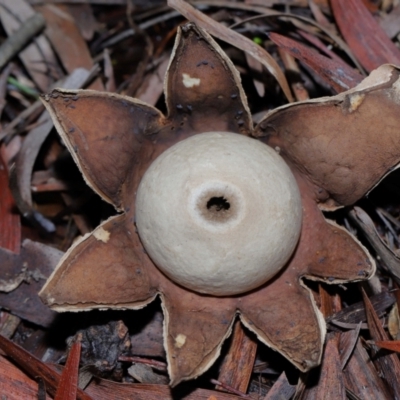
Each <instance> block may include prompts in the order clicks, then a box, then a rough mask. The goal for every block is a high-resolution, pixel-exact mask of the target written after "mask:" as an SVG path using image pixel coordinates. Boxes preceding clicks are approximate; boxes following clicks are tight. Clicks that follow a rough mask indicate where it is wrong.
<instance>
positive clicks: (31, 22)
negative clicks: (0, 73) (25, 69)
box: [0, 13, 46, 69]
mask: <svg viewBox="0 0 400 400" xmlns="http://www.w3.org/2000/svg"><path fill="white" fill-rule="evenodd" d="M45 24H46V22H45V20H44V18H43V16H42V14H38V13H36V14H34V15H32V17H30V18H29V19H27V20H26V21H24V23H23V25H22V27H21V28H20V29H18V30H17V31H16V32H15V33H14V34H13V35H12V36H10V37H9V38H8V39H7V40H6V41H5V42H4V43H3V44H2V45H1V46H0V69H1V68H3V67H4V66H5V65H6V64H7V63H8V62H9V61H10V60H11V58H13V57H14V56H15V55H16V54H17V53H18V52H19V51H20V50H21V49H23V48H24V47H25V45H26V44H27V43H28V42H29V41H30V40H31V39H32V38H33V37H34V36H35V35H37V34H38V33H39V32H40V31H41V30H43V28H44V27H45Z"/></svg>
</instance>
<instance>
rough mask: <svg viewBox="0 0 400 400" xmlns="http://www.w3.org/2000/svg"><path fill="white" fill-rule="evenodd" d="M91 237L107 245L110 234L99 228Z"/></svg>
mask: <svg viewBox="0 0 400 400" xmlns="http://www.w3.org/2000/svg"><path fill="white" fill-rule="evenodd" d="M93 236H94V237H95V238H96V239H97V240H100V241H102V242H104V243H107V242H108V241H109V239H110V232H108V231H106V230H105V229H104V228H102V227H100V228H99V229H96V230H95V231H94V232H93Z"/></svg>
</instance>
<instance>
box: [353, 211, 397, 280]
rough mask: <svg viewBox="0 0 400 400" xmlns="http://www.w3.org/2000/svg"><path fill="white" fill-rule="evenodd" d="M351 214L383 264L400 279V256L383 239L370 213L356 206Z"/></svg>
mask: <svg viewBox="0 0 400 400" xmlns="http://www.w3.org/2000/svg"><path fill="white" fill-rule="evenodd" d="M349 216H350V218H351V220H352V221H353V222H355V224H356V225H357V226H358V227H359V228H360V229H361V230H362V233H363V234H364V235H365V237H366V239H367V240H368V242H369V243H370V244H371V246H372V247H373V249H374V250H375V251H376V253H377V254H378V255H379V257H380V258H381V260H382V262H383V264H384V265H385V266H386V267H387V268H388V269H389V271H390V272H391V273H392V274H393V275H394V276H396V277H397V278H399V279H400V257H398V256H397V255H396V254H395V253H394V252H393V251H392V250H391V249H390V248H389V247H388V246H387V244H386V243H385V242H384V241H383V240H382V239H381V237H380V236H379V234H378V232H377V230H376V229H375V225H374V222H373V221H372V219H371V218H370V217H369V215H368V214H367V213H366V212H365V211H364V210H363V209H361V208H360V207H354V208H353V210H351V211H350V212H349Z"/></svg>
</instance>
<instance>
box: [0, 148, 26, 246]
mask: <svg viewBox="0 0 400 400" xmlns="http://www.w3.org/2000/svg"><path fill="white" fill-rule="evenodd" d="M0 188H1V191H0V232H1V235H0V247H2V248H4V249H7V250H10V251H12V252H13V253H18V252H19V249H20V246H21V222H20V216H19V214H18V212H17V210H16V206H15V202H14V199H13V197H12V194H11V191H10V189H9V187H8V172H7V168H6V165H5V163H4V161H3V158H2V156H1V155H0Z"/></svg>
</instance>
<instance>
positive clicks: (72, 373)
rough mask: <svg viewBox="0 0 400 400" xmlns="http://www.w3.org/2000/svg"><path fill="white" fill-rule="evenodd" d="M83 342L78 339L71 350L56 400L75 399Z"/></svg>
mask: <svg viewBox="0 0 400 400" xmlns="http://www.w3.org/2000/svg"><path fill="white" fill-rule="evenodd" d="M80 355H81V342H80V341H79V340H77V341H76V342H75V343H74V344H73V345H72V346H71V349H70V350H69V353H68V358H67V362H66V364H65V368H64V369H63V372H62V374H61V378H60V383H59V385H58V388H57V392H56V395H55V397H54V400H75V399H76V395H77V390H78V373H79V360H80Z"/></svg>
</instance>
